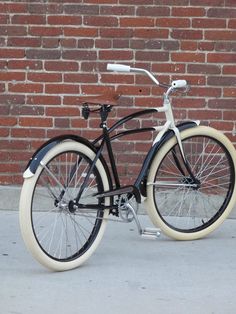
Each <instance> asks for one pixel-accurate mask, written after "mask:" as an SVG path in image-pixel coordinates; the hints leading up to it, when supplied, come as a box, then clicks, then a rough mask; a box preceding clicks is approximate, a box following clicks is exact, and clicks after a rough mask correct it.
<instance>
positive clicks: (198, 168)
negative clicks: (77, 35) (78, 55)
mask: <svg viewBox="0 0 236 314" xmlns="http://www.w3.org/2000/svg"><path fill="white" fill-rule="evenodd" d="M107 69H108V70H110V71H116V72H126V73H127V72H133V73H138V74H146V75H148V77H149V78H150V79H151V80H152V81H153V82H154V83H155V84H156V85H158V86H159V87H162V88H164V89H165V92H164V95H163V106H162V107H157V108H152V109H146V110H141V111H138V112H135V113H133V114H130V115H128V116H126V117H124V118H122V119H120V120H119V121H117V122H116V123H115V124H114V125H113V126H111V127H110V128H109V127H108V126H107V119H108V115H109V112H110V111H111V110H112V107H113V106H115V105H117V101H118V99H119V97H120V95H118V94H116V93H113V94H111V95H106V96H97V97H85V98H84V99H82V101H81V104H82V114H83V117H84V118H85V119H88V118H89V116H90V114H92V113H97V114H99V115H100V119H101V126H100V127H101V129H102V135H100V136H99V137H98V138H96V139H95V140H94V141H93V142H90V141H88V140H87V139H85V138H82V137H80V136H76V135H70V134H69V135H62V136H58V137H55V138H52V139H51V140H49V141H47V142H46V143H45V144H43V145H42V146H41V147H40V148H39V149H38V150H37V151H36V152H35V153H34V155H33V156H32V158H31V160H30V161H29V163H28V165H27V167H26V171H25V172H24V175H23V177H24V183H23V187H22V192H21V197H20V226H21V232H22V236H23V239H24V241H25V243H26V246H27V247H28V249H29V250H30V251H31V253H32V254H33V256H34V257H35V258H36V259H37V260H38V261H39V262H40V263H41V264H43V265H44V266H46V267H48V268H49V269H52V270H57V271H63V270H68V269H72V268H75V267H77V266H79V265H81V264H82V263H84V262H85V261H86V260H87V259H88V258H89V257H90V256H91V254H92V253H93V252H94V251H95V249H96V248H97V246H98V244H99V242H100V240H101V238H102V236H103V234H104V231H105V226H106V223H107V221H109V220H111V221H112V220H117V219H118V220H119V221H123V222H127V223H128V222H131V221H134V222H135V223H136V225H137V228H138V232H139V234H140V235H142V236H144V237H148V238H156V237H158V235H159V230H161V231H162V232H164V233H165V234H166V235H167V236H169V237H171V238H173V239H177V240H194V239H199V238H202V237H204V236H206V235H208V234H209V233H211V232H212V231H213V230H215V229H216V228H217V227H218V226H219V225H220V224H221V223H222V222H223V221H224V219H225V218H226V217H227V216H228V214H229V213H230V211H231V210H232V208H233V206H234V203H235V200H236V188H235V180H236V179H235V171H236V152H235V148H234V146H233V144H232V143H231V142H230V141H229V139H228V138H227V137H226V136H225V135H223V134H222V133H221V132H219V131H217V130H215V129H212V128H210V127H207V126H200V122H199V121H187V122H183V123H181V124H178V125H176V124H175V121H174V116H173V111H172V107H171V101H170V95H171V94H172V93H174V92H176V91H181V90H182V91H187V90H188V85H187V82H186V81H185V80H175V81H173V82H172V83H171V84H170V85H167V84H162V83H160V82H159V81H158V80H157V79H156V78H155V77H154V76H153V74H152V73H150V72H149V71H147V70H145V69H141V68H132V67H130V66H127V65H120V64H108V65H107ZM94 106H95V109H94ZM159 112H163V113H164V114H165V117H166V122H165V123H164V124H163V125H161V126H153V127H148V128H140V129H132V130H122V132H118V133H117V134H115V135H111V133H112V132H113V131H115V130H117V128H118V127H120V126H121V125H123V124H124V123H126V122H128V121H130V120H132V119H134V118H137V117H140V116H143V115H147V114H154V113H159ZM147 131H148V132H154V131H158V134H157V136H156V138H155V139H154V141H153V144H152V147H151V149H150V150H149V152H148V153H147V155H146V158H145V160H144V162H143V165H142V168H141V171H140V173H139V175H138V176H137V179H136V180H135V182H134V183H133V184H132V185H126V186H122V185H121V184H120V178H119V174H118V170H117V165H116V163H115V158H114V153H113V150H112V142H113V141H114V140H116V139H118V138H120V137H123V136H126V135H130V134H133V133H139V132H147ZM104 147H106V148H107V152H108V160H109V162H110V168H109V167H108V163H107V161H106V159H105V158H104V157H103V151H104ZM140 203H144V204H145V205H146V206H145V207H146V210H147V213H148V215H149V217H150V219H151V221H152V223H153V224H154V226H155V227H153V228H143V227H142V226H141V224H140V220H139V218H138V205H139V204H140ZM158 228H160V229H158Z"/></svg>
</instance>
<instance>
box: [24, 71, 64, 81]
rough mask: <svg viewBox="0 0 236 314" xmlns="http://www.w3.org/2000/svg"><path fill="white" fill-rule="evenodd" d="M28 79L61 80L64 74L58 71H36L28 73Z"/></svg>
mask: <svg viewBox="0 0 236 314" xmlns="http://www.w3.org/2000/svg"><path fill="white" fill-rule="evenodd" d="M27 79H28V81H31V82H61V81H62V75H61V74H58V73H45V72H36V73H28V74H27Z"/></svg>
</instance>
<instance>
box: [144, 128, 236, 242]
mask: <svg viewBox="0 0 236 314" xmlns="http://www.w3.org/2000/svg"><path fill="white" fill-rule="evenodd" d="M181 139H182V144H183V149H184V152H185V156H186V159H187V162H188V164H189V165H190V169H191V171H192V173H193V176H194V178H195V180H193V178H192V177H191V175H190V174H189V172H188V171H187V169H186V167H185V166H184V162H183V159H182V157H181V153H180V149H179V145H178V144H177V140H176V138H175V137H173V138H171V139H170V140H169V141H168V142H167V143H165V145H163V147H162V148H161V149H160V151H158V153H157V154H156V156H155V158H154V160H153V162H152V164H151V167H150V171H149V175H148V180H147V200H148V205H147V210H148V213H149V215H150V218H151V219H152V221H153V223H154V224H155V225H157V226H158V227H160V228H161V229H162V230H163V232H164V233H166V234H167V235H168V236H170V237H172V238H175V239H180V240H192V239H197V238H201V237H203V236H206V235H207V234H209V233H210V232H212V231H213V230H214V229H215V228H217V227H218V226H219V225H220V224H221V223H222V222H223V221H224V219H225V218H226V217H227V216H228V214H229V213H230V211H231V210H232V208H233V206H234V204H235V200H236V188H235V185H236V184H235V172H236V153H235V149H234V147H233V145H232V144H231V142H230V141H229V140H228V139H227V138H226V137H225V136H224V135H223V134H222V133H220V132H218V131H217V130H214V129H212V128H209V127H204V126H199V127H195V128H191V129H187V130H185V131H183V132H181Z"/></svg>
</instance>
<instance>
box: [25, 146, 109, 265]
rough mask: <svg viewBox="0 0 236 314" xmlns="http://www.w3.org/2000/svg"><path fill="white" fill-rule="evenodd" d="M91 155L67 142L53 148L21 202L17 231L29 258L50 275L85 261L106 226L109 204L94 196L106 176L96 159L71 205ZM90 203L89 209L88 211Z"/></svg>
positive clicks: (103, 186)
mask: <svg viewBox="0 0 236 314" xmlns="http://www.w3.org/2000/svg"><path fill="white" fill-rule="evenodd" d="M94 158H95V153H94V152H93V150H91V149H90V148H89V147H88V146H86V145H84V144H82V143H78V142H75V141H72V140H68V141H64V142H62V143H60V144H57V145H56V146H54V147H53V148H52V149H51V150H50V151H49V152H48V153H47V154H46V155H45V156H44V157H43V159H42V160H41V162H40V165H39V167H38V169H37V171H36V173H35V175H34V176H33V177H31V178H27V179H25V181H24V184H23V187H22V192H21V197H20V227H21V233H22V236H23V239H24V241H25V243H26V245H27V247H28V249H29V250H30V252H31V253H32V254H33V256H34V257H35V258H36V259H37V260H38V261H39V262H40V263H41V264H43V265H44V266H46V267H47V268H49V269H51V270H56V271H63V270H69V269H72V268H75V267H77V266H79V265H81V264H82V263H83V262H85V261H86V260H87V259H88V257H89V256H90V255H91V254H92V253H93V252H94V250H95V249H96V248H97V246H98V244H99V242H100V240H101V238H102V236H103V233H104V230H105V226H106V220H105V219H104V218H107V216H108V211H107V210H104V209H102V208H101V209H99V205H101V207H102V205H104V204H105V205H109V199H108V198H106V199H105V200H104V199H101V198H100V199H98V198H96V197H95V196H94V194H96V193H101V192H103V191H104V190H108V189H109V183H108V178H107V173H106V171H105V168H104V166H103V164H102V162H101V161H100V160H99V159H98V161H97V162H96V166H95V167H94V169H93V171H92V172H91V173H90V176H89V179H88V181H87V185H86V186H85V188H84V189H83V193H82V195H81V197H80V203H81V204H82V205H81V208H78V209H77V210H73V207H72V206H71V205H70V204H71V201H73V199H74V198H75V197H76V196H77V195H78V192H79V191H80V188H81V185H82V183H83V182H84V180H85V178H86V177H87V173H88V171H89V169H90V167H91V164H92V160H94ZM88 204H89V206H90V204H91V208H89V206H88Z"/></svg>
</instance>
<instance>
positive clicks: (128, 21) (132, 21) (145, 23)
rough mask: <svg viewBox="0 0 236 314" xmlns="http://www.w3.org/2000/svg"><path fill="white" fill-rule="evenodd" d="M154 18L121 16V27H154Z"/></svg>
mask: <svg viewBox="0 0 236 314" xmlns="http://www.w3.org/2000/svg"><path fill="white" fill-rule="evenodd" d="M154 25H155V20H154V18H146V17H145V18H141V17H131V18H128V17H124V18H120V26H121V27H124V28H125V27H154Z"/></svg>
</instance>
